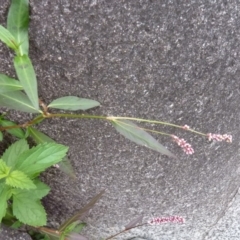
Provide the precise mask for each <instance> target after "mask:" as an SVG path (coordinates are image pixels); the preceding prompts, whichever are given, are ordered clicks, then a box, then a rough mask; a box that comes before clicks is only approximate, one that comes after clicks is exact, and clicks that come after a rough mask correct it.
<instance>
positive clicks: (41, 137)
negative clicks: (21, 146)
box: [28, 127, 76, 178]
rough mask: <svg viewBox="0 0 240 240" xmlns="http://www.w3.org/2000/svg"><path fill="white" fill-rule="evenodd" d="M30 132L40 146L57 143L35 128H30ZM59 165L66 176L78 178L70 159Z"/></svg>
mask: <svg viewBox="0 0 240 240" xmlns="http://www.w3.org/2000/svg"><path fill="white" fill-rule="evenodd" d="M28 132H29V135H30V136H31V137H32V138H33V140H34V141H35V142H36V143H37V144H39V143H44V142H48V143H49V142H54V143H56V142H55V141H54V140H53V139H51V138H50V137H48V136H47V135H46V134H44V133H42V132H40V131H38V130H37V129H35V128H33V127H29V128H28ZM58 165H59V169H60V170H61V171H63V172H65V173H66V174H68V175H69V176H71V177H73V178H76V176H75V173H74V170H73V167H72V165H71V163H70V161H69V159H68V157H67V156H66V157H64V158H63V160H62V161H61V162H60V163H58Z"/></svg>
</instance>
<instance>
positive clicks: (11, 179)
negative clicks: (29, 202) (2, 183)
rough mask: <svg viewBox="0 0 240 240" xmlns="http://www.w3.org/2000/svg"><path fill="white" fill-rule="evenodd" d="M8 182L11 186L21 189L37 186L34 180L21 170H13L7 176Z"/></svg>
mask: <svg viewBox="0 0 240 240" xmlns="http://www.w3.org/2000/svg"><path fill="white" fill-rule="evenodd" d="M6 184H7V185H9V186H11V187H16V188H20V189H34V188H36V186H35V184H34V183H33V181H32V180H31V179H30V178H29V177H27V175H26V174H25V173H23V172H21V171H18V170H15V171H12V172H11V173H10V174H9V175H8V176H7V178H6Z"/></svg>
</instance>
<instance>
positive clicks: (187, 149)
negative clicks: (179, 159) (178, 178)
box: [172, 135, 194, 154]
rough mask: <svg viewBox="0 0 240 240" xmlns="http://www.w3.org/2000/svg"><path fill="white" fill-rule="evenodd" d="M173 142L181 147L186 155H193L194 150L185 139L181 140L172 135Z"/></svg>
mask: <svg viewBox="0 0 240 240" xmlns="http://www.w3.org/2000/svg"><path fill="white" fill-rule="evenodd" d="M172 138H173V140H174V141H175V142H176V143H177V144H178V146H180V147H181V148H182V149H183V151H184V152H185V153H186V154H193V153H194V150H193V148H192V146H191V145H190V144H189V143H187V142H186V141H185V140H184V139H183V138H179V137H177V136H175V135H172Z"/></svg>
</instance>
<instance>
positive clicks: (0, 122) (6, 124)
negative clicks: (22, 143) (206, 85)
mask: <svg viewBox="0 0 240 240" xmlns="http://www.w3.org/2000/svg"><path fill="white" fill-rule="evenodd" d="M0 125H1V126H3V127H9V126H16V125H17V124H16V123H14V122H12V121H8V120H0ZM6 131H7V132H8V133H10V134H12V135H13V136H15V137H18V138H25V133H24V131H23V130H22V129H21V128H13V129H8V130H6Z"/></svg>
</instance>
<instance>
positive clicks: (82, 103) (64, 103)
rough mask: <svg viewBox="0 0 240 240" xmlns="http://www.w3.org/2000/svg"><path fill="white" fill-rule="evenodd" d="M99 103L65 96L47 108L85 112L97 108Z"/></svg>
mask: <svg viewBox="0 0 240 240" xmlns="http://www.w3.org/2000/svg"><path fill="white" fill-rule="evenodd" d="M99 105H100V103H99V102H97V101H95V100H91V99H86V98H79V97H75V96H66V97H61V98H58V99H55V100H53V101H52V102H51V103H50V104H49V105H48V107H49V108H57V109H63V110H72V111H76V110H87V109H90V108H93V107H97V106H99Z"/></svg>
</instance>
